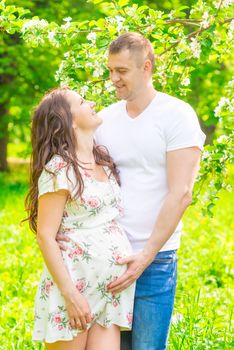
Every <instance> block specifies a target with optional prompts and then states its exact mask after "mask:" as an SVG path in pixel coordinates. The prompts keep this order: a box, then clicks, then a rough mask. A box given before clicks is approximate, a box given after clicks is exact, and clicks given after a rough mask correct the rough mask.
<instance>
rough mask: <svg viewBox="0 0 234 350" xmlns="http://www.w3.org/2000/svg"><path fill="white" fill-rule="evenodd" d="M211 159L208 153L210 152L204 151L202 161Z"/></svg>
mask: <svg viewBox="0 0 234 350" xmlns="http://www.w3.org/2000/svg"><path fill="white" fill-rule="evenodd" d="M209 157H210V152H208V151H204V152H203V153H202V159H203V160H204V159H207V158H209Z"/></svg>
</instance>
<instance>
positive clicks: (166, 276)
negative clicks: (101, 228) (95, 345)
mask: <svg viewBox="0 0 234 350" xmlns="http://www.w3.org/2000/svg"><path fill="white" fill-rule="evenodd" d="M108 68H109V70H110V79H111V81H112V83H113V84H114V86H115V88H116V93H117V97H118V98H119V99H120V101H119V102H117V103H114V104H112V105H111V106H109V107H107V108H105V109H104V110H102V111H101V112H100V116H101V117H102V118H103V124H102V125H101V126H100V128H99V129H98V131H97V139H96V141H97V143H98V144H102V145H105V146H106V147H107V149H108V150H109V152H110V154H111V156H112V157H113V159H114V161H115V163H116V165H117V167H118V169H119V170H120V178H121V184H122V185H121V188H122V195H123V206H124V210H125V215H124V216H123V217H122V218H121V219H120V223H121V224H122V225H123V227H124V229H125V230H126V234H127V236H128V238H129V240H130V242H131V244H132V247H133V251H134V255H133V256H131V257H129V258H126V259H122V261H120V263H122V264H124V263H127V264H128V270H127V271H126V273H125V274H124V275H123V276H121V277H120V278H118V279H117V280H116V281H115V282H113V283H111V284H110V285H109V286H108V287H109V291H110V292H112V293H118V292H120V291H122V290H123V289H125V288H127V287H128V286H129V285H130V284H131V283H133V282H134V281H135V280H137V283H136V295H135V306H134V315H133V330H132V344H131V336H130V332H126V334H124V333H125V332H124V333H123V336H122V340H121V344H122V345H121V349H122V350H130V349H132V350H163V349H166V343H167V337H168V332H169V326H170V320H171V315H172V310H173V304H174V296H175V287H176V268H177V257H176V251H177V249H178V248H179V244H180V232H181V226H182V224H181V222H180V219H181V217H182V215H183V213H184V211H185V209H186V208H187V207H188V206H189V204H190V203H191V198H192V188H193V184H194V181H195V178H196V175H197V172H198V169H199V161H200V153H201V150H202V148H203V144H204V139H205V135H204V134H203V133H202V131H201V129H200V126H199V123H198V119H197V116H196V114H195V112H194V110H193V109H192V108H191V107H190V105H188V104H187V103H185V102H183V101H181V100H179V99H177V98H175V97H172V96H169V95H167V94H164V93H161V92H158V91H156V90H155V89H154V87H153V84H152V72H153V69H154V53H153V48H152V45H151V44H150V42H149V41H148V40H147V39H146V38H144V37H143V36H142V35H140V34H137V33H126V34H123V35H121V36H119V37H118V38H117V39H116V40H114V41H113V42H112V43H111V44H110V47H109V56H108Z"/></svg>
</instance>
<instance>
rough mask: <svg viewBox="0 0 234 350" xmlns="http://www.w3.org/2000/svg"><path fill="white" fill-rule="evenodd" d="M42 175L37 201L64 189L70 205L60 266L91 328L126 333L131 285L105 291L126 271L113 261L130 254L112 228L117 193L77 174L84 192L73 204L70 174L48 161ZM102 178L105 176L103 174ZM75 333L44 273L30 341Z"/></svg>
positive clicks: (64, 221) (117, 228)
mask: <svg viewBox="0 0 234 350" xmlns="http://www.w3.org/2000/svg"><path fill="white" fill-rule="evenodd" d="M46 169H48V170H49V171H50V172H53V173H54V175H53V174H51V173H50V172H47V171H46V170H43V172H42V174H41V176H40V178H39V182H38V189H39V196H41V195H43V194H45V193H47V192H55V191H58V190H59V189H66V190H68V191H69V192H70V195H71V199H70V200H68V201H67V203H66V206H65V208H64V212H63V217H62V221H61V225H60V228H59V232H60V233H63V234H65V235H67V236H69V238H70V239H71V240H70V242H64V243H65V244H66V245H67V250H66V251H62V252H61V253H62V255H63V260H64V264H65V265H66V267H67V269H68V271H69V273H70V276H71V278H72V280H73V282H74V284H75V286H76V288H77V290H78V291H79V292H80V293H82V294H83V295H84V296H85V297H86V298H87V300H88V302H89V305H90V307H91V312H92V317H93V320H92V323H91V324H89V327H91V326H92V324H94V323H95V322H97V323H98V324H100V325H102V326H104V327H109V326H110V325H112V324H116V325H118V326H120V327H121V329H131V324H132V310H133V300H134V291H135V285H134V284H133V285H131V286H130V287H129V288H127V289H126V290H124V291H123V292H121V293H119V294H115V295H114V296H113V295H112V294H111V293H108V292H107V291H106V285H107V284H109V283H110V282H111V281H113V280H115V279H116V278H117V277H118V276H120V275H122V274H123V273H124V272H125V271H126V268H127V267H126V265H119V264H118V263H117V260H118V258H119V257H123V256H128V255H131V254H132V250H131V246H130V243H129V241H128V239H127V237H126V235H125V233H124V231H123V229H122V228H121V227H120V226H119V224H117V222H116V218H117V217H118V215H120V212H121V207H120V188H119V186H118V184H117V182H116V180H115V178H114V176H110V178H109V181H108V182H101V181H97V180H95V179H92V178H91V176H90V175H89V174H88V173H87V172H86V171H84V170H81V173H82V178H83V181H84V192H83V194H82V197H81V198H78V199H74V196H73V195H74V193H75V188H74V187H75V186H74V181H75V178H74V171H73V170H72V169H71V168H69V169H68V172H67V167H66V163H65V162H64V161H63V159H62V158H61V157H60V156H57V155H56V156H54V157H53V158H52V159H51V160H50V161H49V162H48V164H47V166H46ZM105 170H106V172H108V170H107V169H106V168H105ZM79 332H80V331H79V330H73V329H71V327H70V325H69V321H68V316H67V312H66V308H65V303H64V299H63V297H62V295H61V293H60V290H59V289H58V287H57V285H56V284H55V282H54V281H53V278H52V277H51V275H50V273H49V272H48V270H47V268H46V267H44V271H43V274H42V277H41V280H40V283H39V286H38V290H37V295H36V305H35V325H34V331H33V339H34V340H38V341H46V342H48V343H53V342H56V341H59V340H67V341H69V340H72V339H73V337H74V336H76V335H77V334H78V333H79Z"/></svg>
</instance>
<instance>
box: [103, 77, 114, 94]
mask: <svg viewBox="0 0 234 350" xmlns="http://www.w3.org/2000/svg"><path fill="white" fill-rule="evenodd" d="M104 86H105V88H106V90H107V91H108V92H112V91H114V90H115V88H114V86H113V84H112V82H111V81H110V80H107V81H106V82H105V84H104Z"/></svg>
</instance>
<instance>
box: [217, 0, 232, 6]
mask: <svg viewBox="0 0 234 350" xmlns="http://www.w3.org/2000/svg"><path fill="white" fill-rule="evenodd" d="M233 3H234V0H219V1H217V2H216V4H215V8H219V7H221V8H225V7H229V6H230V5H232V4H233Z"/></svg>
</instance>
